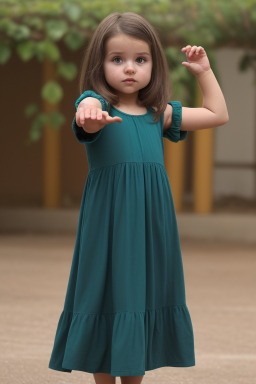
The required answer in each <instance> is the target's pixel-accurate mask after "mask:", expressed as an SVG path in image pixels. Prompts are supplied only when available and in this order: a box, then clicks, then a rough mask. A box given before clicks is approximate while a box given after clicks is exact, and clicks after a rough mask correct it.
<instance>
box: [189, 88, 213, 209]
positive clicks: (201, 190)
mask: <svg viewBox="0 0 256 384" xmlns="http://www.w3.org/2000/svg"><path fill="white" fill-rule="evenodd" d="M202 100H203V98H202V91H201V89H200V87H199V85H198V84H197V107H199V108H200V107H202ZM213 129H214V128H207V129H200V130H196V131H194V132H193V134H194V148H193V175H194V177H193V189H194V212H196V213H202V214H205V213H210V212H212V206H213V202H212V199H213V195H212V184H213V183H212V179H213V144H214V143H213Z"/></svg>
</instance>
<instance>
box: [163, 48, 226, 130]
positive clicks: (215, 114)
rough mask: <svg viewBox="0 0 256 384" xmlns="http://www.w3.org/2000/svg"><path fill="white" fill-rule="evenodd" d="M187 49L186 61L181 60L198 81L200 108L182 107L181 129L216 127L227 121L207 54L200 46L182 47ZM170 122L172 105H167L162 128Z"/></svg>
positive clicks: (221, 95) (223, 100)
mask: <svg viewBox="0 0 256 384" xmlns="http://www.w3.org/2000/svg"><path fill="white" fill-rule="evenodd" d="M182 50H183V51H187V52H188V53H187V57H188V60H189V61H188V62H183V63H182V64H183V65H185V66H186V67H187V68H188V69H189V70H190V72H192V73H193V74H194V75H195V76H196V78H197V81H198V84H199V86H200V88H201V90H202V93H203V105H202V107H201V108H186V107H183V108H182V121H181V127H180V129H181V130H182V131H195V130H198V129H205V128H212V127H217V126H220V125H223V124H226V123H227V122H228V121H229V116H228V110H227V106H226V102H225V99H224V96H223V93H222V91H221V88H220V86H219V83H218V82H217V79H216V77H215V76H214V73H213V71H212V69H211V67H210V63H209V60H208V58H207V55H206V53H205V51H204V49H203V48H202V47H198V48H197V47H196V46H194V47H193V48H191V46H187V47H186V48H185V47H184V48H182ZM171 123H172V106H170V105H167V107H166V110H165V112H164V127H163V130H164V131H165V130H167V129H168V128H170V126H171Z"/></svg>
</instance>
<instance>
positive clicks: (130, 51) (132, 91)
mask: <svg viewBox="0 0 256 384" xmlns="http://www.w3.org/2000/svg"><path fill="white" fill-rule="evenodd" d="M105 49H106V54H105V58H104V63H103V68H104V74H105V79H106V81H107V83H108V84H109V85H110V86H111V87H112V88H114V89H115V90H116V91H117V93H118V94H119V96H121V97H122V96H125V95H126V97H125V98H126V99H127V96H128V95H130V96H132V98H133V97H135V98H137V97H138V93H139V90H140V89H142V88H144V87H146V86H147V85H148V83H149V82H150V79H151V72H152V56H151V52H150V47H149V44H148V43H147V42H145V41H143V40H138V39H136V38H133V37H130V36H128V35H125V34H119V35H116V36H113V37H110V38H109V39H108V40H107V41H106V47H105ZM127 79H132V80H130V81H129V80H127Z"/></svg>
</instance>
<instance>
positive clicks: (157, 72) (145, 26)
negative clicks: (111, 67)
mask: <svg viewBox="0 0 256 384" xmlns="http://www.w3.org/2000/svg"><path fill="white" fill-rule="evenodd" d="M119 33H124V34H126V35H128V36H132V37H135V38H137V39H139V40H143V41H145V42H147V43H148V44H149V47H150V49H151V55H152V62H153V66H152V74H151V80H150V82H149V84H148V85H147V86H146V87H145V88H143V89H141V90H140V91H139V96H138V97H139V100H140V102H141V104H142V105H144V106H145V107H148V108H154V116H155V121H156V122H157V121H158V120H159V117H160V115H161V113H163V112H164V110H165V109H166V105H167V103H168V101H169V97H170V92H169V89H170V79H169V70H168V65H167V61H166V58H165V55H164V51H163V48H162V45H161V43H160V40H159V38H158V36H157V33H156V31H155V30H154V28H153V27H152V26H151V25H150V23H149V22H148V21H147V20H145V19H144V18H143V17H142V16H140V15H138V14H136V13H133V12H125V13H119V12H114V13H111V14H110V15H108V16H107V17H106V18H105V19H103V20H102V21H101V22H100V24H99V25H98V27H97V29H96V30H95V32H94V34H93V36H92V39H91V41H90V43H89V45H88V47H87V49H86V51H85V56H84V62H83V65H82V70H81V76H80V84H79V87H80V93H83V92H85V91H86V90H92V91H94V92H95V93H97V94H99V95H101V96H102V97H103V98H104V99H105V100H107V101H108V102H109V104H110V105H115V104H117V103H118V95H116V94H115V93H114V92H113V89H112V88H111V87H110V86H109V85H108V83H107V82H106V79H105V75H104V70H103V62H104V57H105V45H106V41H107V39H109V38H110V37H112V36H115V35H117V34H119Z"/></svg>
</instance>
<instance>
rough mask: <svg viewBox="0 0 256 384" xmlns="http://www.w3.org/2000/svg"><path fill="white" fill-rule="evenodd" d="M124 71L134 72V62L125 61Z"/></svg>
mask: <svg viewBox="0 0 256 384" xmlns="http://www.w3.org/2000/svg"><path fill="white" fill-rule="evenodd" d="M125 72H126V73H134V72H135V68H134V64H133V62H132V61H127V62H126V65H125Z"/></svg>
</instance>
